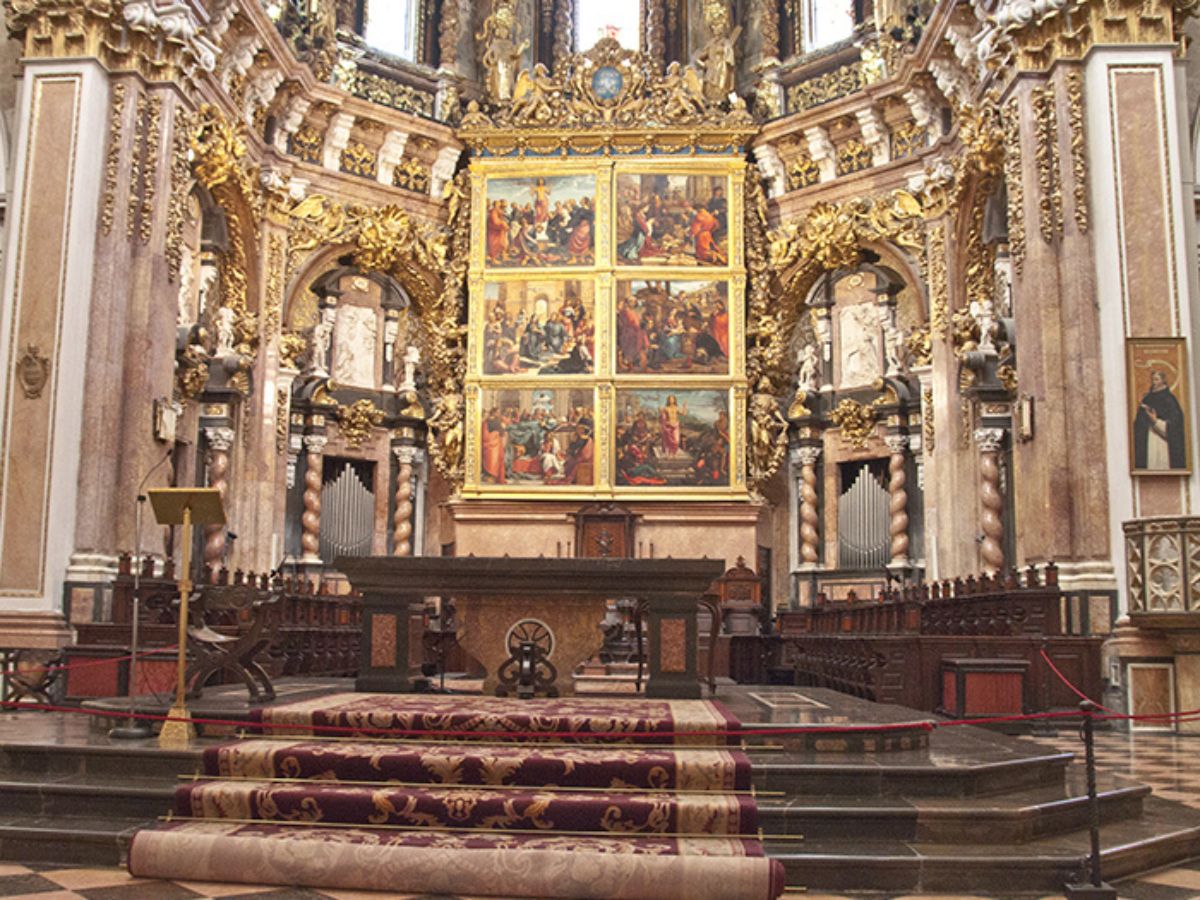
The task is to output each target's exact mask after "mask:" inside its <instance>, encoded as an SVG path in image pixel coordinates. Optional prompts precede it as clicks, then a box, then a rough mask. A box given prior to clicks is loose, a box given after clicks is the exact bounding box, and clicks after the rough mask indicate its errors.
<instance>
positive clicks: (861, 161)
mask: <svg viewBox="0 0 1200 900" xmlns="http://www.w3.org/2000/svg"><path fill="white" fill-rule="evenodd" d="M872 159H873V156H872V153H871V148H870V147H868V146H867V145H866V144H865V143H863V142H862V141H861V140H859V139H858V138H851V139H850V140H848V141H846V143H844V144H842V145H841V146H840V147H838V150H837V173H838V175H852V174H854V173H855V172H861V171H862V170H863V169H869V168H871V163H872Z"/></svg>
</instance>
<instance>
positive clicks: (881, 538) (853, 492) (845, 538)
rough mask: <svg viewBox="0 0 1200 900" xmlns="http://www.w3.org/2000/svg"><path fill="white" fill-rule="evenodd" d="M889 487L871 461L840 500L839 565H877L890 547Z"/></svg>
mask: <svg viewBox="0 0 1200 900" xmlns="http://www.w3.org/2000/svg"><path fill="white" fill-rule="evenodd" d="M889 499H890V498H889V497H888V492H887V488H886V487H884V485H883V483H882V482H881V481H880V478H879V476H878V475H876V473H875V472H873V471H872V468H871V465H870V464H866V465H863V466H861V467H860V468H859V470H858V472H857V473H856V475H855V476H854V481H853V482H852V483H851V484H850V486H849V487H848V488H847V489H846V490H845V491H843V492H842V495H841V497H840V498H839V502H838V565H839V566H840V567H841V568H844V569H860V570H861V569H878V568H880V567H882V566H885V565H887V562H888V559H889V551H890V547H891V544H890V538H891V535H890V529H889V525H890V516H891V512H890V509H889V507H890V503H889Z"/></svg>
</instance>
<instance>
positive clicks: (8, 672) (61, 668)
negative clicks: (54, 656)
mask: <svg viewBox="0 0 1200 900" xmlns="http://www.w3.org/2000/svg"><path fill="white" fill-rule="evenodd" d="M178 648H179V645H178V644H172V645H171V646H169V647H155V648H154V649H153V650H146V651H143V652H142V653H136V654H134V653H131V654H129V655H127V656H106V657H105V658H104V659H89V660H84V661H83V662H77V663H70V664H69V665H63V664H59V665H54V666H35V667H34V668H33V669H32V670H31V671H35V672H37V671H41V672H66V671H68V670H72V669H86V668H88V667H89V666H105V665H109V664H111V663H117V662H124V661H125V660H131V659H133V658H134V657H135V656H136V657H137V658H138V659H147V658H148V657H151V656H156V655H158V654H160V653H174V652H175V651H176V650H177V649H178ZM23 674H25V672H23V671H22V670H21V669H0V676H3V677H5V678H11V677H12V676H14V675H18V676H19V675H23Z"/></svg>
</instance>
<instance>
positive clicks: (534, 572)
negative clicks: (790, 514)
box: [336, 556, 725, 698]
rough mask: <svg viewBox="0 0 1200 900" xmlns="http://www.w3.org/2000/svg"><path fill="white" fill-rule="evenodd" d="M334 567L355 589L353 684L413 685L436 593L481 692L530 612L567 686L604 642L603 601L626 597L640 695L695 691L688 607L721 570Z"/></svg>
mask: <svg viewBox="0 0 1200 900" xmlns="http://www.w3.org/2000/svg"><path fill="white" fill-rule="evenodd" d="M336 565H337V567H338V568H339V569H340V570H341V571H342V572H344V573H345V575H346V577H347V578H348V579H349V580H350V583H351V585H353V587H354V588H355V589H356V590H358V591H359V592H360V593H361V594H362V595H363V601H362V602H363V629H364V631H363V637H364V640H363V642H362V651H361V663H360V666H359V673H358V678H357V679H356V681H355V689H356V690H359V691H382V692H402V691H409V690H412V689H413V680H414V676H415V675H417V673H418V671H419V668H420V662H421V631H422V628H423V623H422V613H423V609H424V600H425V598H426V597H432V596H440V597H443V598H451V597H452V598H454V601H455V605H456V608H457V610H458V616H459V619H460V621H461V622H462V623H463V631H462V633H461V634H460V642H461V643H462V645H463V646H464V647H465V648H466V649H467V650H468V651H470V652H471V653H472V654H473V655H475V656H476V658H478V659H479V661H480V662H481V663H482V664H483V665H484V666H485V667H486V668H487V677H486V680H485V682H484V691H485V693H488V692H491V691H492V690H494V689H495V686H496V669H497V667H498V666H499V664H500V663H501V662H503V660H504V659H505V658H506V657H507V656H508V650H507V649H506V648H507V639H508V635H509V633H510V631H511V630H512V629H513V628H514V627H515V626H518V625H519V624H520V623H521V622H523V621H526V620H530V619H534V620H537V621H538V622H540V623H542V624H543V625H545V626H546V628H548V629H549V631H550V633H551V634H552V635H553V636H554V647H553V648H552V650H551V656H550V659H551V661H552V662H553V663H554V665H555V666H556V667H557V668H558V672H559V684H558V688H559V691H560V692H561V693H564V694H565V693H569V692H570V686H569V678H570V674H571V672H572V671H573V670H574V668H575V667H576V665H578V664H579V663H581V662H583V661H584V660H586V659H587V658H588V657H589V656H591V655H592V654H593V653H595V652H596V650H598V649H599V647H600V644H601V643H602V641H603V633H602V632H601V630H600V621H601V619H603V617H604V609H605V602H606V601H607V600H609V599H611V598H618V597H629V598H634V599H638V600H642V601H645V603H646V604H647V613H646V624H647V630H648V632H649V642H648V645H649V659H648V661H647V662H648V669H649V673H650V674H649V679H648V680H647V682H646V696H647V697H669V698H689V697H699V696H700V684H699V681H698V671H697V660H696V656H697V647H698V641H697V633H696V605H697V602H698V601H699V599H700V597H701V595H702V594H703V593H704V592H705V591H706V590H708V588H709V586H710V585H711V584H712V582H713V580H714V579H716V578H718V577H720V575H721V574H722V572H724V569H725V567H724V565H723V563H722V562H721V560H718V559H546V558H541V557H539V558H520V557H507V556H505V557H432V556H426V557H390V556H389V557H341V558H339V559H338V560H337V562H336ZM589 623H590V624H589ZM589 628H590V629H591V631H592V632H594V633H593V634H590V635H589V633H588V632H589Z"/></svg>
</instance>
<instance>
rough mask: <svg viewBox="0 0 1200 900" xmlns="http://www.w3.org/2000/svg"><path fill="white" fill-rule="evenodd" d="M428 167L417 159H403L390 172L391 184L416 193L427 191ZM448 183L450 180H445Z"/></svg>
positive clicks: (425, 192) (426, 192)
mask: <svg viewBox="0 0 1200 900" xmlns="http://www.w3.org/2000/svg"><path fill="white" fill-rule="evenodd" d="M429 177H430V176H429V167H428V166H426V165H424V164H423V163H422V162H421V161H420V160H419V159H412V158H411V157H410V158H409V159H406V160H403V161H402V162H401V163H400V164H399V165H398V166H396V168H395V170H394V171H393V172H392V184H393V185H394V186H395V187H398V188H401V189H402V190H406V191H412V192H414V193H417V194H428V193H429ZM447 184H450V182H447Z"/></svg>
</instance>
